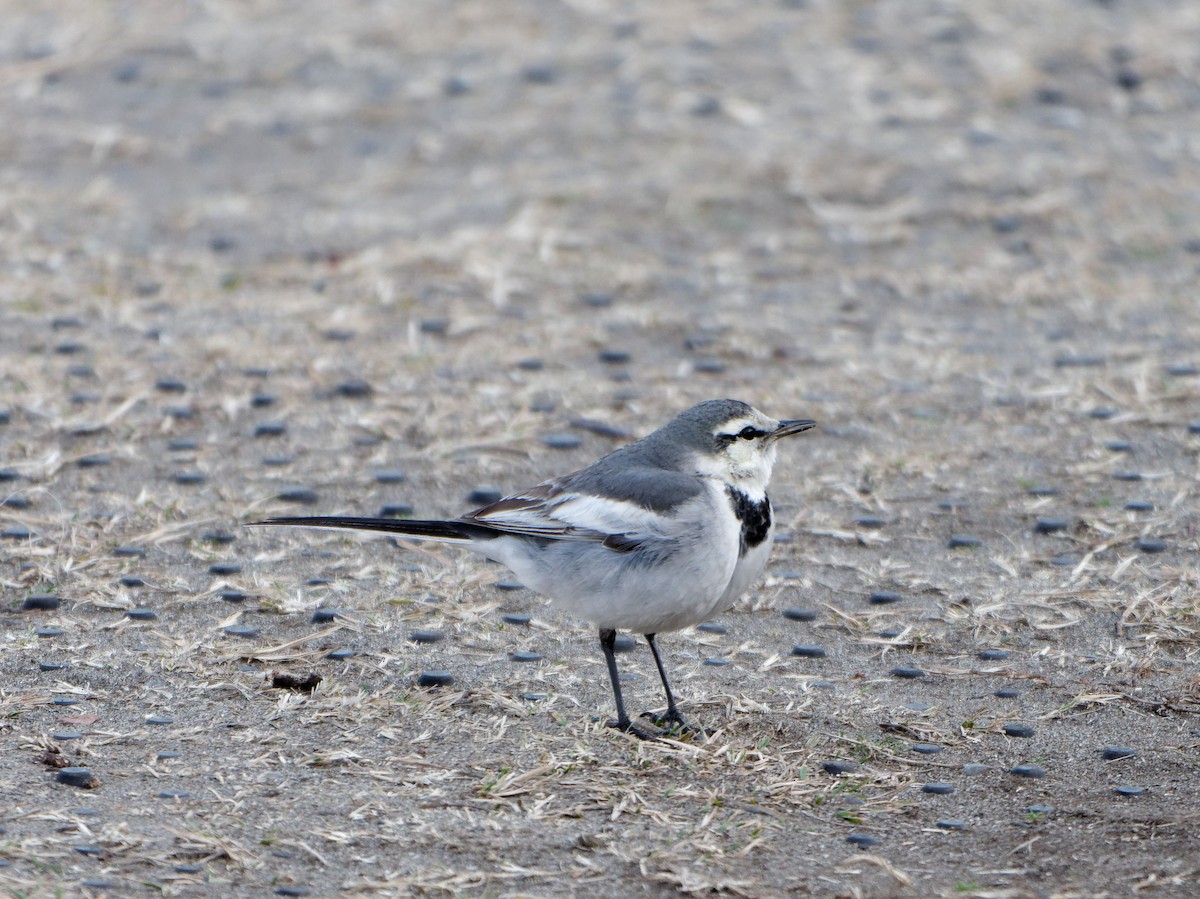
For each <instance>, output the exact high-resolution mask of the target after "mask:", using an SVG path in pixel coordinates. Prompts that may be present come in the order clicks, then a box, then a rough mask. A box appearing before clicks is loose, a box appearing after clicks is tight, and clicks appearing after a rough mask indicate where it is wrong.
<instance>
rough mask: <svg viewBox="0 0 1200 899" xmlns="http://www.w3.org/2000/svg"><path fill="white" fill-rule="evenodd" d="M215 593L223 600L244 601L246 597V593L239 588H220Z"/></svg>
mask: <svg viewBox="0 0 1200 899" xmlns="http://www.w3.org/2000/svg"><path fill="white" fill-rule="evenodd" d="M217 595H218V596H220V597H221V599H223V600H224V601H225V602H244V601H245V599H246V594H245V593H243V592H242V591H241V590H222V591H221V592H220V593H219V594H217Z"/></svg>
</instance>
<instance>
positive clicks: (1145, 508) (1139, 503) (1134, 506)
mask: <svg viewBox="0 0 1200 899" xmlns="http://www.w3.org/2000/svg"><path fill="white" fill-rule="evenodd" d="M1125 511H1126V512H1153V511H1154V503H1152V502H1149V501H1147V500H1143V499H1133V500H1130V501H1129V502H1127V503H1126V504H1125Z"/></svg>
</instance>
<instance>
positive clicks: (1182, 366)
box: [1167, 362, 1200, 378]
mask: <svg viewBox="0 0 1200 899" xmlns="http://www.w3.org/2000/svg"><path fill="white" fill-rule="evenodd" d="M1167 374H1169V375H1174V376H1175V377H1177V378H1187V377H1191V376H1192V375H1200V367H1197V366H1195V365H1193V364H1192V363H1190V362H1172V363H1171V364H1170V365H1168V366H1167Z"/></svg>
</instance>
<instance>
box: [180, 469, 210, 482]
mask: <svg viewBox="0 0 1200 899" xmlns="http://www.w3.org/2000/svg"><path fill="white" fill-rule="evenodd" d="M171 480H173V481H174V482H175V483H176V484H185V485H194V484H203V483H204V482H205V481H207V480H208V477H207V476H206V475H205V474H203V473H202V472H199V471H177V472H175V474H174V475H172V476H171Z"/></svg>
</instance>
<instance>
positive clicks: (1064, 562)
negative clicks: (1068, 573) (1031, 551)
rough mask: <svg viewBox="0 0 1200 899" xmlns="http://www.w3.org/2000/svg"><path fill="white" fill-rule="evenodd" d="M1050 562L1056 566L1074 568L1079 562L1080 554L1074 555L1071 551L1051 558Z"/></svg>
mask: <svg viewBox="0 0 1200 899" xmlns="http://www.w3.org/2000/svg"><path fill="white" fill-rule="evenodd" d="M1050 564H1051V565H1053V566H1055V567H1056V568H1074V567H1075V566H1076V565H1078V564H1079V556H1073V555H1071V554H1069V553H1067V554H1064V555H1061V556H1055V557H1054V558H1052V559H1051V560H1050Z"/></svg>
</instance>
